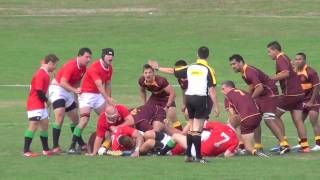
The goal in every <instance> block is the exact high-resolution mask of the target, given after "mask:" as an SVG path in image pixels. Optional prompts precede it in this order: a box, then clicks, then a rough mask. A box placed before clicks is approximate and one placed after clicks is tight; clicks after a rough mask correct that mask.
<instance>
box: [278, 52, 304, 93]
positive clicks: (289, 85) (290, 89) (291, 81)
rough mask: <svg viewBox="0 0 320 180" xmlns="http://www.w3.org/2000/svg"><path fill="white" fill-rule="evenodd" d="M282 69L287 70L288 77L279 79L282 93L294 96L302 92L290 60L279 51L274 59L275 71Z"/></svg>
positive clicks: (281, 70)
mask: <svg viewBox="0 0 320 180" xmlns="http://www.w3.org/2000/svg"><path fill="white" fill-rule="evenodd" d="M283 71H288V72H289V77H288V78H285V79H282V80H280V86H281V90H282V94H283V95H290V96H292V95H293V96H296V95H301V94H303V90H302V88H301V86H300V80H299V77H298V75H297V73H296V72H295V71H294V70H293V67H292V65H291V60H290V59H289V57H288V56H286V55H285V54H283V53H280V54H279V55H278V56H277V60H276V73H277V74H278V73H280V72H283Z"/></svg>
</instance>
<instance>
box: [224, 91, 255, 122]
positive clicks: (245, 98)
mask: <svg viewBox="0 0 320 180" xmlns="http://www.w3.org/2000/svg"><path fill="white" fill-rule="evenodd" d="M224 107H225V109H226V110H228V109H229V108H232V109H234V110H235V112H236V113H237V114H238V115H239V116H240V118H241V121H243V120H246V119H247V118H249V117H251V116H254V115H259V114H260V112H259V110H258V107H257V105H256V103H255V102H254V101H253V99H252V98H251V96H250V95H249V94H248V93H245V92H243V91H241V90H239V89H232V90H231V91H230V92H229V93H228V94H226V95H225V98H224Z"/></svg>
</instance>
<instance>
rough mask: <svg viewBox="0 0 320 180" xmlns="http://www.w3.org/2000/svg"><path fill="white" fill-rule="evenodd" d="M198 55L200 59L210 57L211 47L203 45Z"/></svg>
mask: <svg viewBox="0 0 320 180" xmlns="http://www.w3.org/2000/svg"><path fill="white" fill-rule="evenodd" d="M198 57H199V58H200V59H208V57H209V48H207V47H205V46H202V47H200V48H199V49H198Z"/></svg>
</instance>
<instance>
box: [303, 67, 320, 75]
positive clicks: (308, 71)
mask: <svg viewBox="0 0 320 180" xmlns="http://www.w3.org/2000/svg"><path fill="white" fill-rule="evenodd" d="M306 71H307V73H308V74H311V75H315V74H318V73H317V71H316V70H315V69H314V68H312V67H310V66H307V68H306Z"/></svg>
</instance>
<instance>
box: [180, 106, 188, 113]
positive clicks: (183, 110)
mask: <svg viewBox="0 0 320 180" xmlns="http://www.w3.org/2000/svg"><path fill="white" fill-rule="evenodd" d="M186 108H187V107H186V106H185V105H183V106H182V107H181V112H182V113H184V112H185V111H186Z"/></svg>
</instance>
